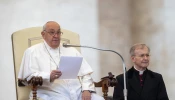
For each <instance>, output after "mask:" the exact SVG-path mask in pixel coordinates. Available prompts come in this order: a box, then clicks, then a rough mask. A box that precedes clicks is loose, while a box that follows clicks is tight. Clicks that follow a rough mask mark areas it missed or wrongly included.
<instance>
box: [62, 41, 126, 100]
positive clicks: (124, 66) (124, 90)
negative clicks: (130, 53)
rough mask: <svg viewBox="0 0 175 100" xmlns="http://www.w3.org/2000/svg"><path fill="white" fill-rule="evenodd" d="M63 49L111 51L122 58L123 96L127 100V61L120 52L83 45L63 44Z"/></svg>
mask: <svg viewBox="0 0 175 100" xmlns="http://www.w3.org/2000/svg"><path fill="white" fill-rule="evenodd" d="M63 47H66V48H67V47H83V48H91V49H95V50H99V51H109V52H113V53H115V54H117V55H118V56H120V58H121V60H122V63H123V75H124V76H123V79H124V89H123V94H124V98H125V100H127V89H126V65H125V61H124V59H123V57H122V55H121V54H119V53H118V52H116V51H114V50H109V49H101V48H95V47H90V46H82V45H70V44H66V43H63Z"/></svg>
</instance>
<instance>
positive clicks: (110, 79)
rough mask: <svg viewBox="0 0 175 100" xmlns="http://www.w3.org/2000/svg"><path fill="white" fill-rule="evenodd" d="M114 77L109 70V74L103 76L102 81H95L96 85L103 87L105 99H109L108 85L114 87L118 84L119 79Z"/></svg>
mask: <svg viewBox="0 0 175 100" xmlns="http://www.w3.org/2000/svg"><path fill="white" fill-rule="evenodd" d="M113 77H114V75H112V73H111V72H109V73H108V76H106V77H103V78H101V81H100V82H94V84H95V87H102V92H103V96H104V99H105V100H107V99H108V87H113V86H116V84H117V80H116V79H115V78H113Z"/></svg>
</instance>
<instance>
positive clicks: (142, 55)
mask: <svg viewBox="0 0 175 100" xmlns="http://www.w3.org/2000/svg"><path fill="white" fill-rule="evenodd" d="M135 56H137V57H141V58H144V57H147V58H149V57H150V56H151V55H150V54H141V55H135Z"/></svg>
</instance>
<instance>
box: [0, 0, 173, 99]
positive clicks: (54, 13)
mask: <svg viewBox="0 0 175 100" xmlns="http://www.w3.org/2000/svg"><path fill="white" fill-rule="evenodd" d="M174 3H175V1H173V0H52V1H50V0H0V12H1V16H0V22H1V23H0V26H1V27H0V30H1V33H0V55H1V57H0V79H1V80H2V79H4V81H1V82H0V88H1V90H0V93H1V94H2V95H0V100H15V99H14V98H16V96H15V85H14V82H15V81H14V71H13V70H14V69H13V56H12V48H11V34H12V33H13V32H15V31H17V30H20V29H23V28H27V27H33V26H41V25H43V24H44V23H45V22H46V21H48V20H55V21H58V22H59V23H60V24H61V25H62V28H66V29H70V30H72V31H74V32H77V33H78V34H80V38H81V44H82V45H88V46H93V47H99V48H104V49H112V50H115V51H117V52H119V53H120V54H121V55H122V56H123V57H124V59H125V63H126V65H127V69H129V68H130V66H131V65H132V63H131V62H130V58H129V53H128V51H129V48H130V46H131V45H133V44H134V43H137V42H142V43H146V44H148V45H149V46H150V48H151V64H150V66H149V68H150V69H151V70H153V71H156V72H159V73H161V74H162V75H163V77H164V80H165V84H166V86H167V91H168V95H169V97H170V100H174V99H175V95H173V94H175V88H174V87H173V85H174V84H175V78H174V77H175V74H174V70H175V67H174V65H175V63H174V59H175V53H174V51H175V47H174V46H173V45H174V43H175V40H174V37H175V35H174V33H175V28H174V25H175V20H174V18H175V13H174V10H175V7H174V5H173V4H174ZM4 43H5V44H4ZM4 45H5V46H4ZM82 54H83V56H84V57H85V58H86V60H87V61H88V62H89V64H90V65H91V66H92V68H93V69H94V74H93V75H92V76H93V78H94V80H95V81H99V80H100V77H103V76H106V75H107V73H108V72H112V73H113V74H115V75H118V74H121V73H122V72H123V71H122V62H121V59H120V58H119V56H117V55H116V54H113V53H109V52H99V51H95V50H90V49H82ZM4 76H5V77H4ZM99 91H100V90H99V89H98V93H100V92H99ZM112 93H113V89H112V88H110V93H109V94H110V95H112ZM9 95H10V96H9Z"/></svg>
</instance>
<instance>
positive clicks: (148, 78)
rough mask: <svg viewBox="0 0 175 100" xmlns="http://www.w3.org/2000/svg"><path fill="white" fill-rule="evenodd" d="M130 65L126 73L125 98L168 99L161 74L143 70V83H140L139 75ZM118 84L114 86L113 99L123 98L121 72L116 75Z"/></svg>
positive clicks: (139, 99) (131, 99)
mask: <svg viewBox="0 0 175 100" xmlns="http://www.w3.org/2000/svg"><path fill="white" fill-rule="evenodd" d="M135 73H136V70H135V69H134V68H133V67H132V68H131V69H129V70H128V71H127V73H126V76H127V77H128V78H127V90H128V92H127V93H128V94H127V100H169V99H168V96H167V92H166V88H165V84H164V81H163V78H162V75H161V74H158V73H155V72H152V71H150V70H148V69H147V70H146V71H144V77H145V78H144V84H143V87H141V85H140V80H139V78H138V77H139V75H138V76H137V75H136V74H135ZM116 79H117V81H118V84H117V85H116V86H115V88H114V94H113V99H114V100H124V96H123V88H124V85H123V74H121V75H119V76H117V77H116Z"/></svg>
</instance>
